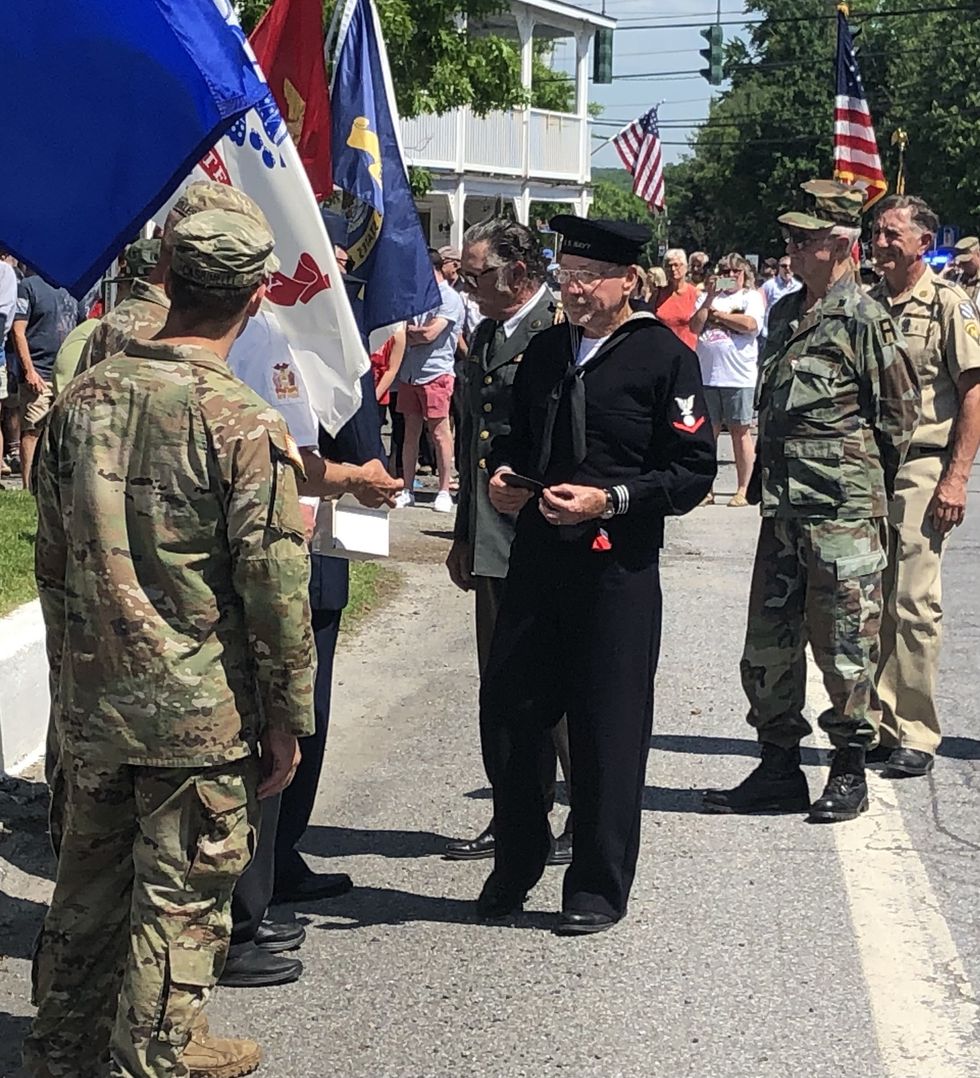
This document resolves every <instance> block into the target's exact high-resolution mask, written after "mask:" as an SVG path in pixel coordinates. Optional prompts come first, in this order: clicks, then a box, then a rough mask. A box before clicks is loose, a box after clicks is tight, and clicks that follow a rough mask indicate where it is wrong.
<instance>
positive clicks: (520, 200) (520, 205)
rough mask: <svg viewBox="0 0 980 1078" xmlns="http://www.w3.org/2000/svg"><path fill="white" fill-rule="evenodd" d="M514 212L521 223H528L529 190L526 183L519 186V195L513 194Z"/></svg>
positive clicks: (529, 214)
mask: <svg viewBox="0 0 980 1078" xmlns="http://www.w3.org/2000/svg"><path fill="white" fill-rule="evenodd" d="M514 212H515V213H516V214H517V220H518V221H520V223H521V224H522V225H526V224H528V223H529V220H528V219H529V218H530V216H531V192H530V190H529V189H528V186H527V184H525V185H524V186H523V187H522V188H521V193H520V194H519V195H514Z"/></svg>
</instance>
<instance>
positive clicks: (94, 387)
mask: <svg viewBox="0 0 980 1078" xmlns="http://www.w3.org/2000/svg"><path fill="white" fill-rule="evenodd" d="M294 461H295V465H294ZM294 466H295V467H299V468H301V465H300V464H299V463H298V454H297V453H296V451H295V447H294V446H293V445H292V444H291V443H290V441H289V437H288V435H287V433H286V427H285V424H284V423H283V421H282V419H281V418H280V417H279V415H278V413H277V412H276V411H275V410H274V409H272V408H270V407H269V406H268V405H266V404H265V402H264V401H262V400H261V399H260V398H259V397H258V396H257V395H256V394H255V393H253V392H252V391H251V390H250V389H249V388H248V387H247V386H245V385H244V384H243V383H242V382H240V381H239V380H238V379H237V378H235V377H234V376H233V375H232V374H231V372H230V371H229V370H228V367H227V366H226V365H225V363H224V362H223V361H222V360H220V359H219V358H218V357H217V356H216V355H215V354H214V353H212V352H210V351H208V350H206V349H204V348H198V347H191V346H173V345H169V344H166V343H162V342H156V341H132V342H131V343H130V344H129V346H128V347H127V350H126V352H125V353H123V354H119V355H115V356H111V357H110V358H109V359H107V360H105V361H103V362H102V363H100V364H98V366H97V367H95V368H94V369H92V370H90V371H88V372H86V373H85V374H83V375H81V376H79V377H77V378H75V379H74V380H73V381H72V383H71V384H70V385H69V386H68V388H67V389H66V390H65V392H64V393H63V394H62V396H61V397H60V398H59V399H58V400H57V401H56V402H55V404H54V406H53V408H52V410H51V414H50V416H49V419H48V423H47V425H46V427H45V430H44V434H43V437H42V440H41V443H40V445H39V447H38V454H37V460H36V464H35V472H36V487H37V489H36V494H37V506H38V535H37V580H38V589H39V592H40V598H41V605H42V610H43V613H44V620H45V626H46V630H47V644H48V657H49V662H50V665H51V670H52V671H53V678H52V685H53V694H52V697H53V713H54V719H55V724H56V729H57V731H58V734H59V737H60V738H61V740H62V744H63V745H64V747H65V748H66V749H67V750H68V751H69V752H71V753H72V754H74V755H75V756H78V757H80V758H82V759H91V760H93V761H104V762H112V763H120V764H123V763H128V764H141V765H144V766H156V767H206V766H211V765H215V764H219V763H223V762H227V761H231V760H234V759H237V758H239V757H242V756H245V755H248V754H249V753H250V752H252V751H253V750H254V745H255V742H256V739H257V737H258V735H259V733H260V732H261V730H262V729H263V728H264V727H265V726H268V727H272V728H275V729H279V730H284V731H289V732H292V733H294V734H297V735H304V734H309V733H311V732H312V730H313V707H312V700H313V680H312V669H313V652H312V640H311V630H310V609H309V602H308V597H307V589H308V586H309V556H308V554H307V549H306V543H305V540H304V534H303V522H302V519H301V517H300V511H299V504H298V499H297V495H296V475H295V472H294Z"/></svg>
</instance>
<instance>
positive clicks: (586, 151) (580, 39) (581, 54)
mask: <svg viewBox="0 0 980 1078" xmlns="http://www.w3.org/2000/svg"><path fill="white" fill-rule="evenodd" d="M591 40H592V30H591V29H589V30H581V31H579V33H577V34H576V35H575V114H576V116H578V119H579V176H578V178H579V183H588V182H589V180H590V178H591V176H592V157H591V153H590V151H591V138H590V129H589V43H590V42H591ZM583 216H584V215H583Z"/></svg>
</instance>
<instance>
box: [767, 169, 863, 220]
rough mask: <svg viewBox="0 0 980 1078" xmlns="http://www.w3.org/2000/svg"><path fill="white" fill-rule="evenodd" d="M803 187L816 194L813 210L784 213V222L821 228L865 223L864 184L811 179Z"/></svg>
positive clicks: (806, 190)
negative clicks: (863, 221) (855, 184)
mask: <svg viewBox="0 0 980 1078" xmlns="http://www.w3.org/2000/svg"><path fill="white" fill-rule="evenodd" d="M800 187H801V188H802V189H803V190H804V191H805V192H806V193H807V194H808V195H811V196H812V197H813V202H814V212H813V213H796V212H791V213H784V214H782V215H781V216H780V217H778V218H777V220H778V221H779V223H780V224H781V225H788V226H789V227H790V228H800V229H803V230H804V231H806V232H820V231H822V230H823V229H825V228H833V227H834V226H835V225H844V226H846V227H848V228H856V227H858V226H859V225H860V224H861V209H862V207H863V206H864V200H865V198H866V197H867V196H866V192H865V191H864V190H863V189H862V188H860V187H853V186H851V185H850V184H846V183H840V182H839V181H838V180H807V182H806V183H801V184H800Z"/></svg>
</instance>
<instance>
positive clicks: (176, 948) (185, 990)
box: [153, 943, 218, 1047]
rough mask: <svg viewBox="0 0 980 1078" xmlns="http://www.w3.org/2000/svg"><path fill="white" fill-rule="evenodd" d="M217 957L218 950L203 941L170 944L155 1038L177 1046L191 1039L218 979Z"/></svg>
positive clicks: (155, 1026)
mask: <svg viewBox="0 0 980 1078" xmlns="http://www.w3.org/2000/svg"><path fill="white" fill-rule="evenodd" d="M215 946H216V945H215ZM215 958H216V954H215V950H214V949H209V948H208V947H206V946H203V945H202V946H198V947H188V946H187V945H186V944H182V943H171V944H169V945H168V947H167V956H166V967H165V969H164V971H163V991H162V992H161V994H160V1006H159V1009H158V1014H157V1020H156V1022H155V1024H154V1032H153V1037H154V1040H158V1041H163V1042H164V1043H165V1044H172V1045H175V1046H177V1047H183V1046H184V1045H185V1044H186V1043H187V1041H188V1039H189V1038H190V1035H191V1027H192V1026H193V1024H194V1019H195V1017H196V1016H197V1014H198V1013H199V1012H200V1009H201V1004H202V1003H203V1002H204V1000H205V998H206V997H207V994H208V991H209V990H210V989H211V988H213V987H214V985H215V982H216V981H217V979H218V973H217V965H216V962H215Z"/></svg>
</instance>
